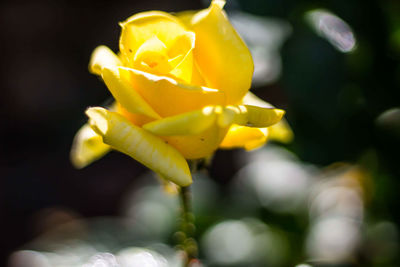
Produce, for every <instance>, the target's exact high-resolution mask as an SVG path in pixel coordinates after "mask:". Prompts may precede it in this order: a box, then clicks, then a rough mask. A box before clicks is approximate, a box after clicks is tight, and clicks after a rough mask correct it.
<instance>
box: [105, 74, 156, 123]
mask: <svg viewBox="0 0 400 267" xmlns="http://www.w3.org/2000/svg"><path fill="white" fill-rule="evenodd" d="M102 77H103V80H104V82H105V83H106V85H107V87H108V89H109V90H110V92H111V94H112V95H113V96H114V98H115V99H116V100H117V101H118V102H119V103H120V104H121V105H122V106H123V107H124V108H125V109H126V110H127V111H129V112H130V113H134V114H135V113H138V114H142V115H146V116H148V117H150V118H155V119H159V118H160V116H159V115H158V114H157V113H156V112H155V111H154V109H153V108H152V107H151V106H150V105H149V104H148V103H147V102H146V101H145V100H143V98H142V97H141V96H140V95H139V94H138V93H137V92H136V91H135V90H134V87H133V86H132V85H131V84H129V83H128V81H127V80H125V79H124V77H122V75H120V71H119V69H118V68H112V67H104V68H103V71H102Z"/></svg>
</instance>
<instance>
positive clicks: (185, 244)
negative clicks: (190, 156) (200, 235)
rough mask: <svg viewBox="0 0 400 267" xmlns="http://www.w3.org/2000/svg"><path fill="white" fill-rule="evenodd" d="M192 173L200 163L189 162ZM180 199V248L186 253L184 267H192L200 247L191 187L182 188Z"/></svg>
mask: <svg viewBox="0 0 400 267" xmlns="http://www.w3.org/2000/svg"><path fill="white" fill-rule="evenodd" d="M189 166H190V170H191V173H194V172H196V171H197V168H198V161H191V162H189ZM179 198H180V205H181V219H180V220H181V226H180V228H181V229H180V231H179V232H177V237H178V242H179V245H178V248H179V249H181V250H182V251H183V252H184V255H185V256H184V261H185V263H184V266H191V265H192V263H194V262H197V261H198V260H197V253H198V247H197V242H196V240H195V237H194V236H195V231H196V226H195V221H194V219H195V218H194V214H193V211H192V192H191V187H190V186H186V187H180V190H179Z"/></svg>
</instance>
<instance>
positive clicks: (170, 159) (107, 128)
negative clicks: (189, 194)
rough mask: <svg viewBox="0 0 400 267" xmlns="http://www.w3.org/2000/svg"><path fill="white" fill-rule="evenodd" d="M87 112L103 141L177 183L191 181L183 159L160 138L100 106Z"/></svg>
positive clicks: (185, 183)
mask: <svg viewBox="0 0 400 267" xmlns="http://www.w3.org/2000/svg"><path fill="white" fill-rule="evenodd" d="M86 114H87V115H88V117H89V118H90V120H89V122H90V126H91V127H92V128H93V129H94V130H95V131H96V132H97V133H98V134H99V135H101V136H102V137H103V141H104V143H106V144H108V145H110V146H111V147H113V148H114V149H116V150H118V151H121V152H122V153H125V154H127V155H129V156H131V157H132V158H134V159H135V160H137V161H139V162H140V163H142V164H143V165H145V166H146V167H148V168H150V169H152V170H154V171H155V172H157V173H160V174H161V175H163V176H164V177H166V178H167V179H168V180H170V181H172V182H174V183H176V184H178V185H180V186H187V185H189V184H191V183H192V177H191V175H190V170H189V167H188V165H187V162H186V160H185V159H184V158H183V157H182V155H181V154H180V153H179V152H178V151H177V150H176V149H175V148H173V147H172V146H170V145H168V144H166V143H165V142H164V141H163V140H162V139H160V138H158V137H156V136H154V135H153V134H151V133H149V132H148V131H146V130H143V129H142V128H140V127H137V126H135V125H133V124H131V123H130V122H129V121H128V120H127V119H126V118H124V117H122V116H121V115H119V114H118V113H115V112H110V111H107V110H106V109H103V108H99V107H95V108H89V109H88V110H87V111H86Z"/></svg>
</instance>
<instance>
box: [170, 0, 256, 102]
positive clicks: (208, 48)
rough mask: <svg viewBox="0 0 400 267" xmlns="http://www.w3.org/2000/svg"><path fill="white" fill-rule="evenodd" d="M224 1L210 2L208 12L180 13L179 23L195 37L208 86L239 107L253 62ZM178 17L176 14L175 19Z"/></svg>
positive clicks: (197, 60)
mask: <svg viewBox="0 0 400 267" xmlns="http://www.w3.org/2000/svg"><path fill="white" fill-rule="evenodd" d="M224 3H225V1H215V0H214V1H212V3H211V5H210V7H209V8H208V9H205V10H202V11H200V12H198V13H196V14H195V15H194V16H193V17H192V18H191V19H189V17H190V13H187V12H185V13H182V14H181V17H182V22H187V21H189V20H190V24H189V25H187V26H188V28H190V29H191V30H193V31H194V32H195V34H196V46H195V49H194V57H195V60H196V62H197V63H198V65H199V67H200V71H201V73H202V74H203V76H204V77H205V79H206V81H207V83H208V85H209V86H210V87H212V88H217V89H219V90H221V91H223V92H225V94H226V98H227V104H238V103H239V101H240V100H241V98H242V97H243V96H244V95H245V94H246V92H247V91H248V90H249V88H250V85H251V79H252V75H253V69H254V65H253V60H252V57H251V54H250V51H249V49H248V48H247V46H246V44H245V43H244V42H243V40H242V39H241V38H240V36H239V35H238V34H237V32H236V31H235V29H234V28H233V26H232V25H231V23H230V22H229V20H228V19H227V16H226V14H225V12H224V11H223V6H224ZM179 16H180V15H179V14H178V17H179Z"/></svg>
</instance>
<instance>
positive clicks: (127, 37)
mask: <svg viewBox="0 0 400 267" xmlns="http://www.w3.org/2000/svg"><path fill="white" fill-rule="evenodd" d="M120 25H121V27H122V32H121V38H120V41H119V48H120V51H121V53H122V55H123V56H124V57H126V58H127V59H128V62H130V63H133V59H134V53H135V52H136V51H137V50H138V49H139V47H140V46H141V45H142V44H143V43H144V42H146V41H147V40H149V39H151V38H153V37H154V36H156V37H157V38H158V39H159V40H161V42H163V43H164V44H165V46H166V47H170V46H171V45H172V44H173V42H174V41H175V39H176V38H177V37H178V36H180V35H182V34H184V33H185V32H186V29H185V26H184V25H183V24H181V23H180V21H179V20H178V19H177V18H175V17H174V16H172V15H170V14H168V13H165V12H161V11H150V12H143V13H139V14H136V15H133V16H132V17H130V18H128V19H127V20H126V21H124V22H122V23H121V24H120ZM130 66H131V67H133V65H130Z"/></svg>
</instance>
